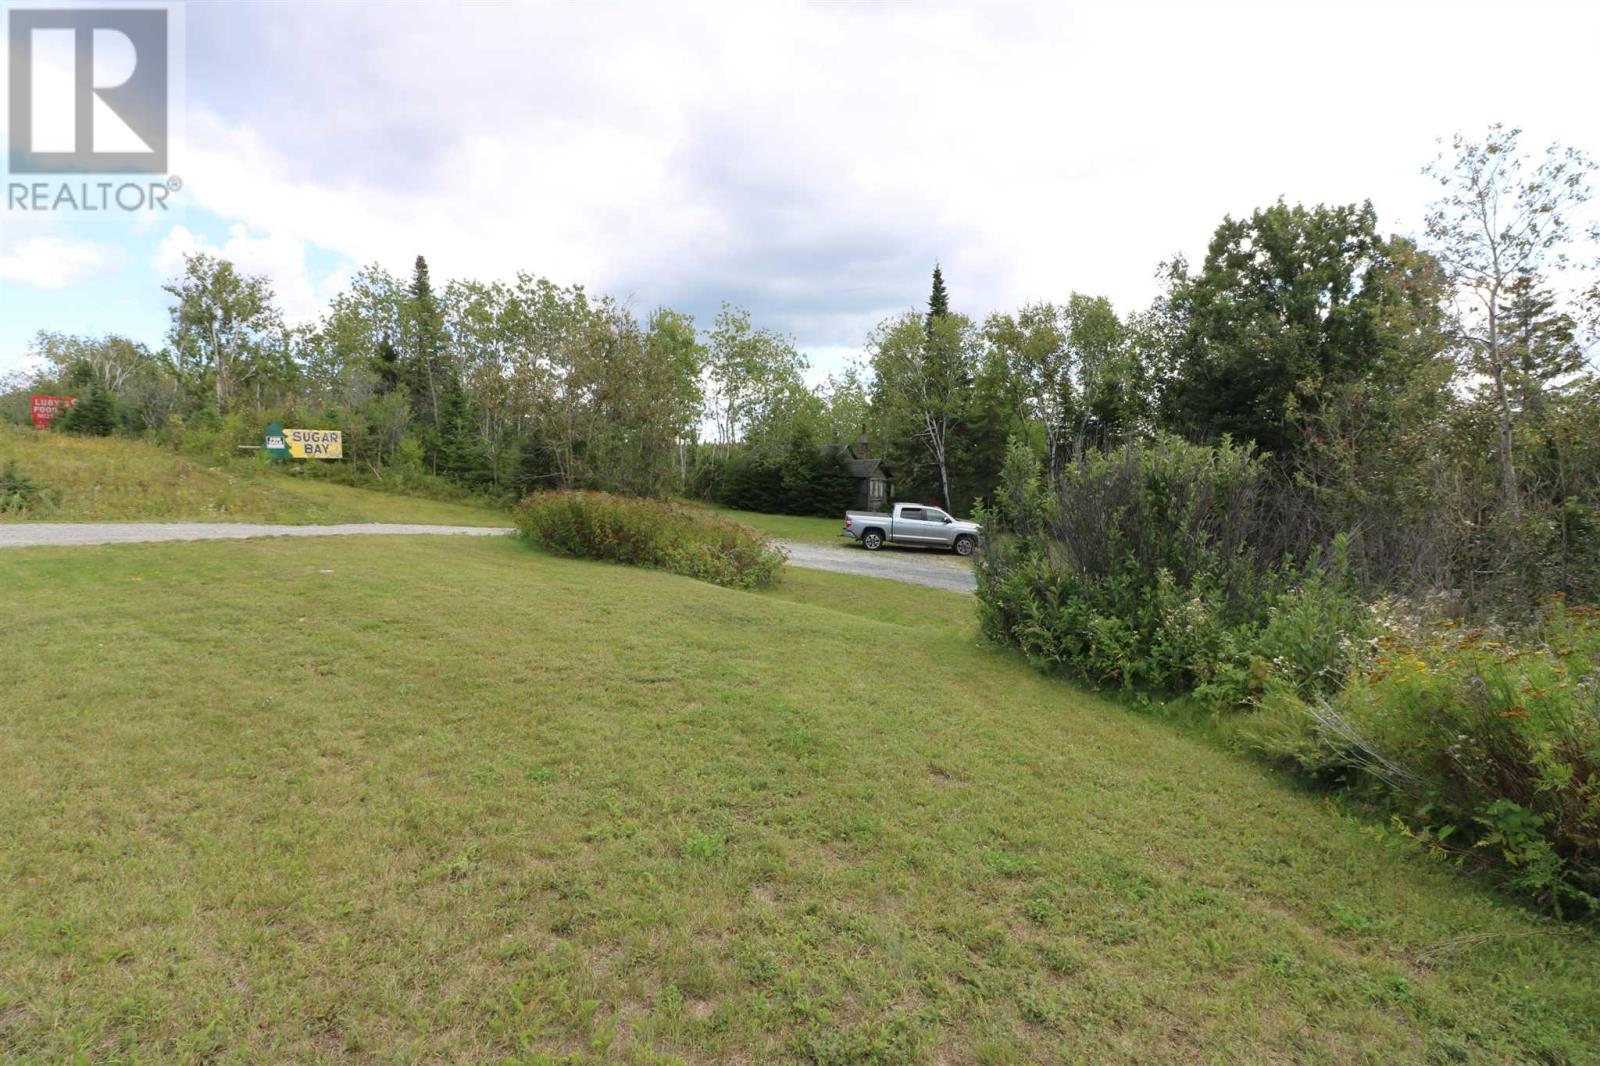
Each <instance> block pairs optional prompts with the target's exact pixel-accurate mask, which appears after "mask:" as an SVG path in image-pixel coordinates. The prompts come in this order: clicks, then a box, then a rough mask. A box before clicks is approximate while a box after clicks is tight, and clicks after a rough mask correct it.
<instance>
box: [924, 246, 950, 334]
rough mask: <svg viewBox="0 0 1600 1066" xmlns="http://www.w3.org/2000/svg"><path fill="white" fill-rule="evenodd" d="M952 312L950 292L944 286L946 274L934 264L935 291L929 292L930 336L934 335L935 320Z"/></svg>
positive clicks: (928, 327)
mask: <svg viewBox="0 0 1600 1066" xmlns="http://www.w3.org/2000/svg"><path fill="white" fill-rule="evenodd" d="M949 313H950V294H949V293H948V292H946V291H945V288H944V274H943V273H941V272H940V270H939V264H938V263H935V264H933V291H932V292H931V293H929V294H928V326H927V330H928V336H930V337H932V336H933V321H934V319H936V318H943V317H944V316H945V315H948V314H949Z"/></svg>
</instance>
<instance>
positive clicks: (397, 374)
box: [372, 335, 402, 396]
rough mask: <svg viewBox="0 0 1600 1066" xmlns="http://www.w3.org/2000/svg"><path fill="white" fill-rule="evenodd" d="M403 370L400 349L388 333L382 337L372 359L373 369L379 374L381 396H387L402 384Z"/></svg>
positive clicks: (378, 387) (379, 392) (378, 386)
mask: <svg viewBox="0 0 1600 1066" xmlns="http://www.w3.org/2000/svg"><path fill="white" fill-rule="evenodd" d="M401 370H402V367H401V365H400V350H399V349H398V348H396V347H395V346H394V342H393V341H391V340H390V339H389V338H388V336H387V335H385V336H383V337H380V338H379V339H378V351H377V354H376V355H374V356H373V359H372V371H373V373H375V374H377V375H378V385H377V392H378V395H379V396H387V395H389V393H391V392H393V391H394V390H395V387H396V386H397V385H399V384H400V379H401Z"/></svg>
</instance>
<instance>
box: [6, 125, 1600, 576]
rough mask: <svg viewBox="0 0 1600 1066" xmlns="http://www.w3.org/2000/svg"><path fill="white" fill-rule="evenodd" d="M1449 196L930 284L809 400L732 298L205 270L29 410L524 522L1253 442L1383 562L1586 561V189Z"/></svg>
mask: <svg viewBox="0 0 1600 1066" xmlns="http://www.w3.org/2000/svg"><path fill="white" fill-rule="evenodd" d="M1428 172H1429V173H1430V174H1431V175H1432V176H1433V177H1434V178H1435V179H1436V180H1437V181H1438V183H1439V196H1438V199H1437V201H1436V202H1435V203H1434V204H1433V205H1432V207H1431V209H1430V211H1429V213H1428V215H1427V224H1426V227H1425V231H1424V232H1422V233H1420V234H1412V235H1400V234H1386V233H1385V232H1384V231H1383V230H1382V228H1381V227H1380V224H1379V220H1378V218H1377V215H1376V212H1375V211H1374V209H1373V207H1372V205H1371V204H1370V203H1360V204H1345V205H1303V204H1291V203H1286V202H1284V201H1282V200H1280V201H1278V202H1277V203H1273V204H1270V205H1267V206H1265V207H1262V208H1261V209H1259V210H1256V211H1254V212H1253V213H1251V214H1250V215H1249V216H1248V217H1241V218H1233V217H1228V218H1225V219H1224V220H1223V221H1222V223H1221V224H1220V225H1219V226H1218V227H1217V229H1216V231H1215V233H1214V234H1213V236H1212V238H1211V241H1210V243H1209V245H1208V247H1207V249H1206V251H1205V254H1204V256H1203V257H1202V258H1201V259H1200V260H1199V261H1197V262H1193V263H1191V262H1189V261H1187V260H1186V259H1184V258H1182V257H1178V258H1175V259H1173V260H1171V261H1169V262H1167V263H1164V264H1162V265H1161V267H1160V276H1161V279H1162V285H1161V291H1160V294H1159V295H1158V296H1157V298H1156V299H1155V300H1154V301H1153V302H1152V303H1151V305H1150V306H1149V307H1147V308H1143V309H1139V310H1136V311H1133V312H1131V313H1128V314H1119V313H1118V312H1117V310H1116V308H1115V307H1113V305H1112V304H1111V302H1110V301H1109V300H1107V299H1106V298H1104V297H1101V296H1094V295H1089V294H1084V293H1071V294H1069V295H1067V296H1066V297H1065V298H1064V299H1062V300H1059V301H1050V302H1040V303H1033V304H1029V305H1026V306H1024V307H1020V308H1017V309H1014V310H1009V311H999V312H995V313H991V314H988V315H986V316H983V317H981V318H978V317H971V316H968V315H966V314H963V313H961V312H960V311H958V310H956V309H954V308H953V306H952V301H951V296H950V293H949V291H948V289H947V288H946V284H945V279H944V277H943V273H942V271H941V270H940V269H939V268H938V267H935V269H934V272H933V281H932V288H931V292H930V294H929V298H928V301H927V306H926V309H918V310H908V311H907V312H905V313H903V314H900V315H897V316H893V317H891V318H889V319H888V320H886V321H884V322H882V323H881V324H880V325H879V326H878V327H877V328H875V329H874V330H873V331H872V332H871V334H870V335H869V336H868V337H867V338H866V341H865V345H864V349H863V353H862V355H861V357H860V358H859V359H858V360H857V361H855V362H854V363H852V364H851V365H849V366H847V367H845V368H844V369H843V370H842V371H840V372H839V373H837V374H834V375H832V376H830V377H829V378H828V379H827V380H826V381H825V382H823V383H822V384H821V385H820V386H818V387H815V388H811V387H808V386H807V383H806V371H807V369H808V367H807V362H806V359H805V357H804V356H803V355H802V354H801V353H800V352H799V351H798V349H797V348H796V346H795V344H794V342H793V341H792V340H791V339H790V338H788V337H785V336H783V335H781V334H779V333H776V332H774V331H772V330H769V329H765V328H762V327H760V326H759V325H757V324H756V323H754V322H752V320H751V317H750V315H749V313H748V312H746V311H744V310H742V309H739V308H736V307H731V306H724V307H723V309H722V310H721V312H720V313H719V314H718V315H717V316H716V317H715V319H714V320H713V321H712V322H711V323H710V324H709V328H708V327H707V325H706V324H703V323H696V322H694V321H693V320H692V319H691V318H690V317H689V316H687V315H685V314H683V313H681V312H678V311H674V310H672V309H670V308H658V309H656V310H654V311H652V312H651V313H649V314H648V315H645V316H642V317H641V316H639V315H637V314H635V312H634V311H633V310H632V309H631V308H630V307H628V306H627V305H625V304H624V303H622V302H619V301H617V300H615V299H612V298H610V297H606V296H596V295H593V294H590V293H588V292H587V291H585V290H584V289H583V288H582V287H581V286H563V285H559V284H557V283H555V282H552V281H550V280H548V279H545V278H540V277H536V276H534V275H531V274H526V273H524V274H518V275H517V276H516V277H515V278H514V279H511V280H509V281H493V282H480V281H471V280H451V281H448V282H446V283H444V284H443V285H438V284H436V283H435V281H434V279H433V278H432V277H431V275H430V272H429V269H428V264H427V262H426V260H425V259H423V258H422V257H421V256H419V257H418V258H417V260H416V262H415V264H414V267H413V270H412V272H411V275H410V277H409V278H398V277H395V276H393V275H391V274H390V273H388V272H387V271H385V270H384V269H382V268H381V267H376V266H374V267H369V268H367V269H365V270H363V271H362V272H361V273H359V274H358V275H357V276H356V277H355V278H354V279H353V280H352V282H351V283H350V285H349V287H348V289H347V290H346V291H345V292H343V293H341V294H340V295H339V296H337V297H336V298H335V299H334V300H333V301H332V302H331V304H330V306H329V307H328V308H327V310H326V311H325V313H324V314H323V315H322V316H321V317H320V318H319V319H318V320H317V321H315V322H312V323H306V324H298V325H290V324H287V323H286V322H285V320H284V318H283V315H282V313H281V312H280V311H279V310H278V308H277V306H276V304H275V301H274V296H273V293H272V290H271V287H270V285H269V284H268V282H267V281H266V280H265V279H263V278H260V277H254V276H251V275H248V274H245V273H242V272H240V271H239V270H238V269H236V268H235V266H234V265H233V264H231V263H229V262H227V261H225V260H221V259H217V258H214V257H211V256H208V255H203V254H202V255H193V256H190V257H189V258H188V259H187V260H186V263H185V266H184V270H183V273H182V275H181V276H180V277H178V278H176V279H174V280H173V281H172V282H171V283H169V284H168V285H167V286H166V287H165V288H166V292H167V294H168V295H169V297H170V311H171V324H170V328H169V331H168V334H167V337H166V343H165V345H164V346H163V347H162V348H161V349H160V350H159V351H150V350H148V349H146V348H145V347H144V346H142V345H139V344H137V343H135V342H132V341H130V340H128V339H126V338H121V337H107V338H84V337H74V336H69V335H62V334H54V333H41V334H40V335H39V337H38V339H37V342H36V346H35V347H36V350H37V352H38V354H39V355H40V356H42V357H43V367H42V369H41V370H40V371H39V372H38V374H37V380H34V381H31V382H28V383H27V385H28V386H29V387H33V388H40V389H50V388H60V389H65V390H77V391H79V392H84V393H87V394H88V395H87V396H86V399H87V400H88V402H87V403H86V404H85V403H80V405H79V410H76V411H74V412H73V415H72V416H71V418H69V419H68V420H67V422H68V427H69V428H72V426H73V424H74V423H76V428H79V429H80V430H85V431H90V432H102V431H109V430H111V429H113V428H121V429H124V430H127V431H134V432H155V433H168V434H181V433H186V432H206V431H210V432H218V431H219V427H221V428H222V429H223V430H227V429H230V428H231V430H232V432H233V433H234V435H237V436H241V437H244V436H248V435H250V434H254V433H256V432H257V431H258V426H257V423H260V422H261V421H262V419H263V416H266V415H269V414H270V415H282V416H283V417H284V418H285V419H289V418H293V419H294V420H295V421H299V422H303V423H305V424H310V425H325V426H329V427H338V428H341V429H343V430H344V431H345V435H346V454H347V456H349V457H350V458H351V459H352V461H353V464H354V465H355V466H356V467H357V468H361V469H366V470H369V471H371V472H374V473H378V472H389V473H396V472H399V473H403V474H414V475H416V476H429V477H439V478H445V479H449V480H451V481H453V482H456V483H458V484H460V485H463V486H466V487H468V488H471V489H473V490H475V491H480V492H485V493H489V494H493V495H497V496H502V497H507V498H511V497H517V496H520V495H522V494H525V493H527V492H528V491H531V490H533V489H537V488H546V487H591V488H599V489H606V490H613V491H620V492H625V493H633V494H639V495H658V496H659V495H674V494H689V495H695V496H702V497H707V498H719V499H729V498H732V497H741V498H749V499H759V500H763V501H768V504H767V505H768V506H770V507H773V508H777V509H784V510H796V511H805V510H808V509H809V510H816V511H819V512H823V513H831V511H832V509H834V507H835V504H836V502H837V500H838V499H840V498H841V497H844V498H847V495H848V482H847V479H845V478H843V477H842V476H841V475H840V474H839V472H838V468H837V463H838V458H839V454H840V453H839V449H838V448H830V447H829V446H830V445H837V444H839V443H848V442H852V441H856V440H857V439H858V438H860V437H862V436H863V435H864V436H865V437H866V439H867V440H868V441H869V442H870V447H871V448H872V450H873V454H874V455H878V456H883V457H886V458H887V459H889V461H890V463H891V466H892V468H893V469H894V470H895V473H896V478H897V491H898V494H899V495H901V496H902V497H905V498H924V499H928V500H931V501H937V502H938V503H941V504H943V505H944V506H946V507H947V508H950V509H952V510H956V511H967V510H969V509H970V508H971V507H972V506H973V505H974V504H975V503H977V502H979V501H983V500H987V499H989V498H990V497H991V495H992V493H993V492H994V489H995V486H996V485H997V483H998V481H999V477H1000V471H1001V468H1002V466H1003V465H1004V463H1005V461H1006V454H1007V446H1008V444H1009V443H1012V442H1021V443H1022V444H1023V445H1025V446H1026V447H1027V448H1029V449H1031V450H1032V451H1033V453H1034V454H1035V455H1037V456H1038V457H1039V459H1040V460H1041V463H1042V464H1043V466H1044V468H1045V470H1046V471H1047V472H1048V474H1049V476H1050V477H1052V478H1054V477H1057V476H1059V475H1060V473H1061V471H1062V470H1063V469H1064V468H1065V467H1066V466H1068V465H1070V464H1072V463H1075V462H1078V461H1081V460H1082V458H1083V457H1084V456H1085V455H1086V454H1088V453H1090V452H1094V451H1104V450H1106V449H1107V448H1110V447H1112V446H1114V445H1117V444H1120V443H1123V442H1126V441H1128V440H1130V439H1137V438H1148V437H1150V436H1152V435H1155V434H1160V433H1166V434H1173V435H1176V436H1179V437H1182V438H1184V439H1187V440H1189V441H1191V442H1200V443H1215V442H1221V441H1224V440H1229V441H1232V442H1235V443H1247V444H1251V445H1253V446H1254V447H1256V448H1257V449H1259V450H1260V451H1261V452H1263V453H1265V454H1266V455H1268V456H1269V458H1270V461H1271V462H1272V464H1273V466H1274V468H1275V469H1276V470H1277V471H1279V472H1280V473H1281V475H1282V476H1283V478H1284V479H1285V482H1286V484H1289V485H1292V486H1293V487H1294V488H1295V490H1296V492H1297V493H1298V496H1297V497H1296V498H1297V499H1300V500H1302V501H1310V503H1308V504H1307V505H1306V507H1305V508H1303V509H1302V510H1303V512H1304V513H1300V512H1296V514H1294V515H1286V518H1285V520H1286V521H1289V520H1294V521H1305V522H1311V521H1315V522H1322V523H1331V524H1333V525H1338V526H1341V527H1343V528H1353V527H1360V528H1361V529H1362V530H1363V533H1364V537H1365V541H1366V542H1367V543H1369V544H1373V545H1381V546H1382V547H1381V550H1382V552H1383V553H1385V554H1386V557H1389V559H1390V562H1389V565H1391V566H1393V567H1395V568H1400V567H1404V566H1410V567H1412V568H1413V569H1415V570H1418V571H1419V572H1420V571H1424V570H1427V569H1428V568H1429V567H1438V566H1440V565H1444V564H1442V563H1441V562H1440V559H1441V558H1442V557H1443V556H1446V555H1449V554H1450V553H1451V551H1453V550H1455V549H1454V548H1453V547H1452V546H1451V545H1453V544H1454V542H1455V541H1457V540H1460V539H1461V537H1463V536H1465V535H1466V534H1465V533H1463V531H1464V530H1478V529H1483V528H1487V527H1489V526H1500V527H1505V528H1511V527H1524V526H1526V527H1537V529H1538V530H1539V531H1541V532H1540V535H1539V536H1537V537H1532V538H1531V539H1528V538H1524V539H1525V540H1527V543H1529V544H1533V545H1544V546H1548V545H1549V544H1550V543H1552V542H1554V541H1558V540H1560V539H1561V538H1563V537H1566V538H1568V539H1569V540H1570V539H1571V538H1572V537H1580V538H1581V536H1582V535H1583V532H1582V530H1583V529H1586V528H1588V527H1590V526H1592V525H1593V524H1594V523H1595V516H1594V506H1595V502H1596V491H1597V481H1600V432H1596V427H1597V426H1600V381H1597V378H1596V375H1595V372H1594V368H1593V366H1592V365H1590V364H1589V363H1588V362H1587V360H1586V352H1587V345H1588V344H1589V343H1590V342H1591V341H1592V338H1593V337H1594V335H1595V329H1596V317H1597V313H1596V307H1597V305H1600V297H1597V293H1596V289H1595V287H1594V286H1593V285H1592V284H1589V286H1588V288H1585V287H1584V285H1585V284H1587V283H1588V276H1587V275H1585V273H1584V271H1585V270H1588V269H1590V268H1592V267H1593V266H1594V261H1593V258H1592V252H1593V241H1594V239H1595V237H1596V234H1595V232H1594V230H1593V227H1592V226H1591V227H1588V228H1585V226H1584V225H1583V223H1582V219H1581V211H1582V209H1583V208H1584V207H1585V205H1586V204H1587V202H1588V200H1589V197H1590V193H1591V184H1590V178H1591V175H1592V172H1593V164H1592V163H1591V162H1590V161H1589V160H1588V159H1587V158H1586V157H1585V156H1584V155H1583V154H1581V153H1579V152H1577V151H1576V150H1573V149H1568V148H1563V147H1560V146H1552V147H1550V148H1549V149H1548V150H1546V151H1545V152H1543V153H1528V152H1526V151H1524V149H1523V147H1522V145H1521V143H1520V133H1519V131H1517V130H1515V129H1508V128H1503V127H1499V126H1496V127H1492V128H1491V129H1490V130H1489V131H1488V133H1487V135H1486V136H1485V137H1483V138H1481V139H1476V140H1474V139H1469V138H1465V137H1457V138H1456V139H1455V140H1454V142H1453V143H1452V144H1450V145H1449V146H1448V148H1447V150H1446V151H1445V152H1443V153H1442V154H1441V155H1440V157H1439V159H1437V160H1436V161H1435V162H1434V163H1433V164H1432V165H1431V166H1430V167H1429V168H1428ZM224 435H225V436H226V435H227V434H226V432H225V433H224ZM230 439H231V438H230ZM241 442H242V441H241ZM1580 527H1581V528H1580ZM1529 550H1533V549H1531V548H1530V549H1529Z"/></svg>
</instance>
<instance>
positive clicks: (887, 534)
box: [839, 503, 983, 555]
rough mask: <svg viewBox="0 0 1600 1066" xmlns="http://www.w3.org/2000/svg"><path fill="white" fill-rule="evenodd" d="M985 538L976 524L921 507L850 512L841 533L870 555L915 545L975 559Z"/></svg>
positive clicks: (905, 505)
mask: <svg viewBox="0 0 1600 1066" xmlns="http://www.w3.org/2000/svg"><path fill="white" fill-rule="evenodd" d="M982 534H983V530H982V528H981V527H980V526H979V525H978V524H977V523H976V522H962V521H960V520H958V519H955V518H951V517H950V516H949V515H947V514H945V513H944V512H943V511H941V510H939V508H937V507H927V506H925V505H923V504H920V503H897V504H895V505H894V508H893V511H892V513H890V514H882V513H880V512H877V511H846V512H845V513H844V529H842V530H840V531H839V536H841V537H853V538H855V540H856V541H858V542H859V543H860V545H861V546H862V547H863V548H865V549H867V550H868V551H877V550H878V549H879V548H881V547H883V546H884V545H885V544H914V545H917V546H918V547H922V548H949V549H950V550H951V551H953V552H955V553H956V554H957V555H971V554H972V549H974V548H976V547H977V546H978V538H979V537H980V536H982Z"/></svg>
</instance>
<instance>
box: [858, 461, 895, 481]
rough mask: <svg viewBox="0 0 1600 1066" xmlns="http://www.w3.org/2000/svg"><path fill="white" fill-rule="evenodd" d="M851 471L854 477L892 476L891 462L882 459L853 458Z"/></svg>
mask: <svg viewBox="0 0 1600 1066" xmlns="http://www.w3.org/2000/svg"><path fill="white" fill-rule="evenodd" d="M850 473H851V475H852V476H854V477H884V478H886V477H891V476H892V475H891V474H890V473H889V464H887V463H885V462H884V461H883V460H882V459H851V460H850Z"/></svg>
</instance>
